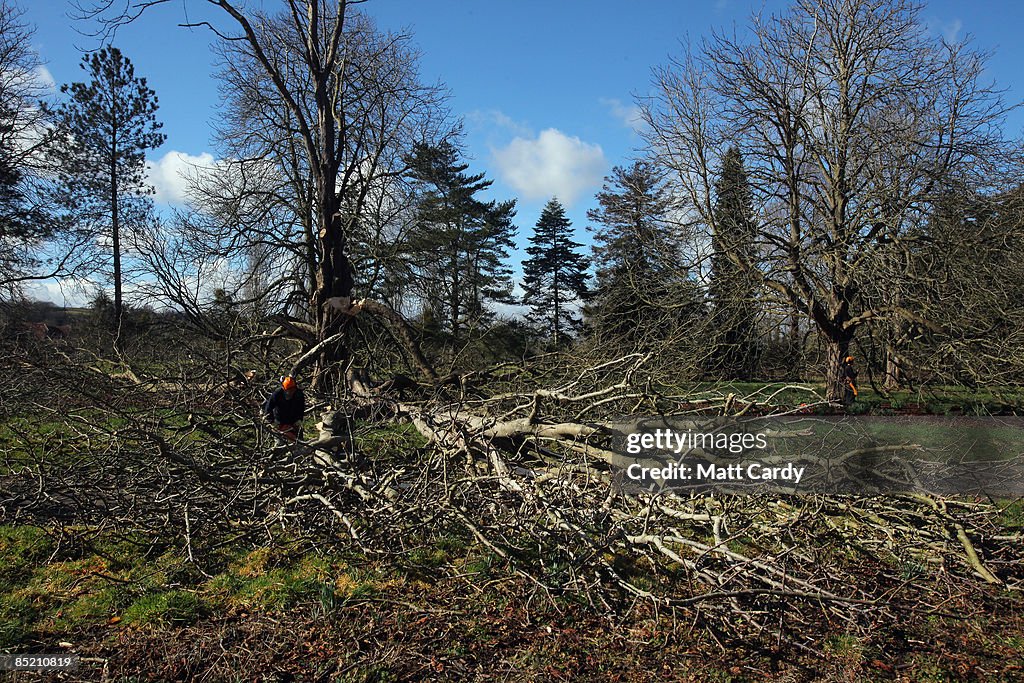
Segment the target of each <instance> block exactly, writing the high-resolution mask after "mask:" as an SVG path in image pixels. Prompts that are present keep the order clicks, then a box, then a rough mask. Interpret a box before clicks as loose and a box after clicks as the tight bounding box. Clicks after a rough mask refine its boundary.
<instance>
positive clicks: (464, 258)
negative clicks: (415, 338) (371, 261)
mask: <svg viewBox="0 0 1024 683" xmlns="http://www.w3.org/2000/svg"><path fill="white" fill-rule="evenodd" d="M409 166H410V176H411V177H412V179H413V181H414V182H415V183H416V184H417V185H418V197H417V224H416V228H415V230H414V231H413V233H412V235H411V236H410V239H409V241H408V244H407V246H406V255H407V257H408V259H409V261H410V262H411V263H412V266H413V271H414V274H415V275H414V276H415V277H416V279H417V284H418V289H419V293H420V295H421V296H422V298H423V299H424V301H425V304H426V305H425V307H424V317H425V319H430V320H431V321H432V322H433V323H435V324H436V325H437V326H438V327H439V329H441V330H443V331H445V332H447V333H449V334H451V336H452V337H453V338H454V339H456V340H458V339H460V338H461V337H462V336H463V334H464V332H465V330H466V329H467V328H468V327H472V326H473V325H476V324H478V323H481V322H486V321H487V320H489V319H490V317H491V316H492V312H491V311H490V308H489V306H488V304H490V303H511V302H512V294H511V289H512V279H511V274H512V273H511V270H510V269H509V267H508V266H507V264H506V263H505V260H506V259H507V258H508V254H509V250H510V249H511V248H512V247H513V246H514V245H513V241H512V240H513V237H514V235H515V232H516V227H515V225H514V224H513V223H512V219H513V218H514V217H515V214H516V211H515V200H510V201H504V202H499V201H489V202H485V201H482V200H480V199H478V198H477V194H478V193H480V192H482V191H484V190H486V189H487V188H489V187H490V186H491V183H492V181H490V180H485V179H484V174H483V173H477V174H467V173H466V170H467V169H468V168H469V166H468V164H465V163H461V162H460V161H459V150H458V149H457V148H456V147H455V146H454V145H452V144H451V143H447V142H445V143H443V144H441V145H437V146H430V145H424V144H420V145H417V146H416V148H415V149H414V151H413V154H412V155H411V156H410V158H409Z"/></svg>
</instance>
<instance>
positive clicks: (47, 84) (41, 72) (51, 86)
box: [33, 64, 57, 93]
mask: <svg viewBox="0 0 1024 683" xmlns="http://www.w3.org/2000/svg"><path fill="white" fill-rule="evenodd" d="M33 76H34V77H35V81H36V83H37V84H38V85H39V86H40V87H41V88H43V89H45V90H46V91H47V92H51V93H52V92H56V91H57V81H55V80H53V74H51V73H50V70H49V69H47V68H46V66H45V65H43V64H40V65H39V66H37V67H36V68H35V70H34V72H33Z"/></svg>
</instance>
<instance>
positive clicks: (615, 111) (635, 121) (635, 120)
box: [599, 97, 644, 131]
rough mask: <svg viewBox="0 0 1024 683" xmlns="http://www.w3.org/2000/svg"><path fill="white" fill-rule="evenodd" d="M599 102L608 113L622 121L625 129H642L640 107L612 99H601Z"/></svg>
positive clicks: (642, 121)
mask: <svg viewBox="0 0 1024 683" xmlns="http://www.w3.org/2000/svg"><path fill="white" fill-rule="evenodd" d="M599 102H600V103H601V104H602V105H604V107H605V108H607V109H608V113H610V114H611V115H612V116H614V117H615V118H617V119H618V120H620V121H622V124H623V125H624V126H626V127H627V128H632V129H633V130H634V131H639V130H640V129H641V128H643V125H644V119H643V115H642V114H641V113H640V107H638V106H636V105H635V104H624V103H623V102H622V100H619V99H616V98H614V97H602V98H601V99H600V100H599Z"/></svg>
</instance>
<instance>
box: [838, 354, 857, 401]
mask: <svg viewBox="0 0 1024 683" xmlns="http://www.w3.org/2000/svg"><path fill="white" fill-rule="evenodd" d="M839 372H840V375H841V377H842V378H843V384H844V387H845V388H844V391H843V405H847V406H848V405H850V404H852V403H853V402H854V401H855V400H856V399H857V368H855V367H853V356H847V357H846V358H844V359H843V363H842V366H841V367H840V369H839Z"/></svg>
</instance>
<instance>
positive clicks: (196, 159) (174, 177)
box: [146, 150, 215, 204]
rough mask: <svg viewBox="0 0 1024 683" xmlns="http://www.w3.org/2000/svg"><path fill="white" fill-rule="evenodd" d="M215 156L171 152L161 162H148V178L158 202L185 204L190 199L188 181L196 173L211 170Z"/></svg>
mask: <svg viewBox="0 0 1024 683" xmlns="http://www.w3.org/2000/svg"><path fill="white" fill-rule="evenodd" d="M214 161H215V160H214V158H213V155H212V154H210V153H209V152H203V153H202V154H200V155H199V156H193V155H191V154H186V153H185V152H178V151H176V150H171V151H170V152H168V153H167V154H165V155H163V157H161V158H160V160H159V161H156V162H152V161H147V162H146V176H147V179H148V181H149V183H150V184H151V185H152V186H153V187H154V188H155V189H156V196H155V197H154V198H155V199H156V201H158V202H161V203H163V204H184V203H185V202H186V200H187V199H188V179H189V178H191V177H194V176H195V174H196V171H198V170H200V169H206V168H211V167H212V166H213V165H214Z"/></svg>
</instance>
